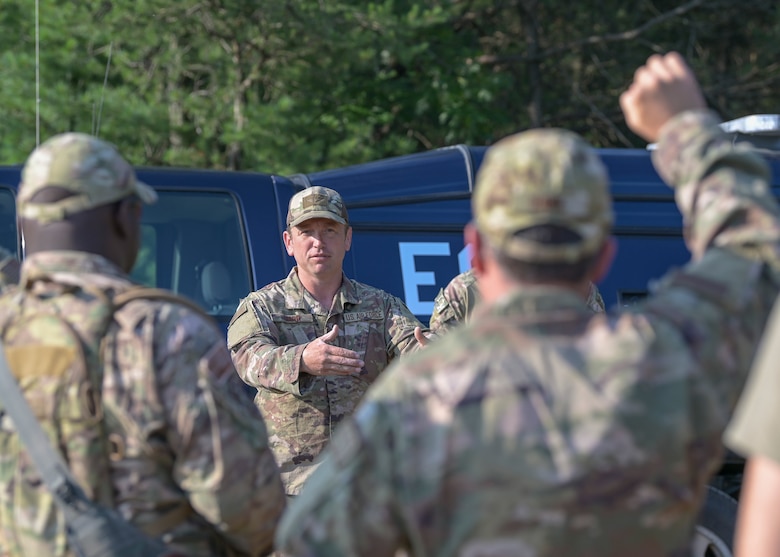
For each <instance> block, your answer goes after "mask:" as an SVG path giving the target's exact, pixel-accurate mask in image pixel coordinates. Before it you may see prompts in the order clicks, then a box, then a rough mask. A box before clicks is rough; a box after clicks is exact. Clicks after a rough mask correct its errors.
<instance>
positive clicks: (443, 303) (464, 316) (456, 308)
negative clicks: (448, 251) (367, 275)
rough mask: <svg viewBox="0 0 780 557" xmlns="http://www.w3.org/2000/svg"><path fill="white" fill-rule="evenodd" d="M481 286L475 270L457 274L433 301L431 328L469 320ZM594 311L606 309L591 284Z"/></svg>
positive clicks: (440, 330)
mask: <svg viewBox="0 0 780 557" xmlns="http://www.w3.org/2000/svg"><path fill="white" fill-rule="evenodd" d="M479 297H480V296H479V288H478V287H477V277H476V276H475V275H474V271H473V270H471V269H469V270H468V271H466V272H464V273H461V274H459V275H456V276H455V277H454V278H453V279H452V280H451V281H450V282H449V283H448V284H447V286H445V287H444V288H443V289H442V290H441V291H439V293H438V294H437V295H436V299H435V300H434V301H433V313H432V314H431V319H430V322H429V325H428V326H429V327H430V329H431V330H432V331H433V332H435V333H436V334H438V335H441V334H443V333H444V332H446V331H449V330H450V329H452V328H453V327H455V326H457V325H459V324H460V323H466V322H468V320H469V318H470V317H471V314H472V312H473V311H474V306H475V305H476V304H477V302H478V301H479ZM586 303H587V305H588V307H589V308H590V309H591V310H593V311H594V312H601V311H604V300H603V299H602V297H601V294H600V293H599V289H598V288H597V287H596V285H595V284H593V283H591V284H590V292H589V293H588V299H587V301H586Z"/></svg>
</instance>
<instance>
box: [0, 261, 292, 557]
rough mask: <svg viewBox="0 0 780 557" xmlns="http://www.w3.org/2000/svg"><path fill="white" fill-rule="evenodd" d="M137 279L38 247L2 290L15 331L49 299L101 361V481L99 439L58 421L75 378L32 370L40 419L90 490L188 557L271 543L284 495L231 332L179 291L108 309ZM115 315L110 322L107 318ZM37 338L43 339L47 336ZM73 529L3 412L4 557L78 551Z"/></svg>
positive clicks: (30, 383) (5, 324)
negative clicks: (69, 543) (235, 359)
mask: <svg viewBox="0 0 780 557" xmlns="http://www.w3.org/2000/svg"><path fill="white" fill-rule="evenodd" d="M132 286H135V285H134V284H133V283H132V282H131V281H130V280H129V278H128V277H127V276H126V275H125V274H124V273H122V272H121V271H120V270H119V269H118V268H117V267H116V266H115V265H113V264H112V263H110V262H109V261H108V260H106V259H104V258H102V257H100V256H97V255H93V254H87V253H83V252H75V251H56V252H54V251H52V252H41V253H37V254H34V255H31V256H29V257H28V258H27V259H26V260H25V261H24V263H23V264H22V277H21V281H20V286H19V287H18V288H12V289H10V290H8V291H7V292H6V293H5V294H4V295H3V296H2V297H1V298H0V330H2V332H3V337H5V336H6V334H8V333H10V332H12V331H14V330H15V327H16V325H15V323H17V322H18V320H19V319H21V318H22V317H23V316H24V315H27V314H29V313H30V311H31V310H30V307H38V309H37V312H38V313H39V314H40V312H41V311H42V310H41V309H40V308H41V306H40V303H41V302H36V303H37V304H38V305H37V306H35V305H31V304H32V302H33V298H35V300H45V301H44V302H42V303H46V304H51V305H52V306H56V311H57V312H58V313H60V314H61V315H62V316H63V317H64V318H65V320H66V321H67V322H68V323H69V324H70V326H71V327H73V329H75V331H76V333H77V335H78V337H79V338H80V339H82V341H83V342H84V349H85V350H86V351H87V352H88V353H89V354H91V355H93V356H95V357H94V358H92V360H91V361H102V369H99V370H98V371H97V375H96V377H97V380H98V381H101V380H102V384H100V385H99V387H100V388H101V390H102V396H101V398H100V400H101V402H102V409H103V412H102V414H103V416H104V419H103V420H101V422H102V425H98V424H94V425H93V427H92V428H91V429H102V428H104V431H105V436H106V437H107V441H108V443H105V444H104V445H103V446H104V447H105V448H106V453H107V454H105V455H104V458H103V459H102V461H103V462H105V463H106V465H105V467H104V468H103V470H102V474H103V475H102V477H100V475H101V473H99V472H98V471H96V470H95V469H84V467H83V466H82V467H78V466H77V464H78V463H83V462H84V461H85V460H88V458H86V459H85V455H83V454H81V453H82V452H84V451H87V450H90V449H92V450H94V447H95V443H94V442H90V441H87V440H85V439H83V438H82V439H79V438H73V433H72V432H70V431H69V430H64V428H63V427H61V422H57V416H61V415H66V414H63V412H68V408H62V406H63V405H62V404H61V403H58V402H57V401H58V400H62V392H61V391H60V390H58V389H62V385H61V383H62V381H58V380H57V378H56V377H55V378H53V379H51V380H47V381H43V382H42V381H36V379H35V377H21V378H19V382H20V385H21V386H22V387H23V388H24V389H25V395H26V397H27V398H28V401H29V402H30V405H31V407H32V408H33V410H34V411H35V412H36V414H37V415H38V416H49V417H50V419H49V420H46V419H43V418H39V419H41V422H42V425H43V426H44V428H45V429H46V430H47V431H49V434H50V435H56V436H57V437H58V439H56V443H57V445H58V446H59V447H60V450H61V451H62V452H63V456H64V457H65V460H66V462H69V465H70V466H71V471H72V472H73V473H74V476H75V477H76V479H77V480H78V481H79V483H80V484H81V485H82V487H84V489H85V491H87V493H88V495H89V496H91V497H93V498H95V499H96V500H98V501H99V502H102V503H104V504H111V505H113V506H114V507H115V508H116V509H117V510H118V511H119V512H120V513H121V514H122V515H123V516H125V518H127V519H129V520H130V521H131V522H133V523H134V524H136V525H137V526H139V527H140V528H141V529H142V530H144V531H146V532H147V533H149V534H150V535H153V536H159V537H161V538H162V539H163V541H165V542H166V543H168V544H170V546H171V547H172V548H175V549H178V550H180V551H181V552H183V553H184V554H186V555H188V556H204V557H205V556H213V555H259V554H261V553H263V552H269V551H270V550H271V544H272V541H273V533H274V530H275V527H276V524H277V522H278V519H279V517H280V516H281V513H282V511H283V510H284V505H285V498H284V492H283V489H282V485H281V481H280V479H279V474H278V470H277V468H276V465H275V463H274V460H273V454H272V453H271V451H270V449H269V447H268V438H267V434H266V430H265V426H264V424H263V421H262V418H261V416H260V415H259V413H258V412H257V409H256V408H254V406H253V405H252V403H251V401H250V400H249V399H248V398H247V397H246V394H245V393H243V392H242V390H243V386H242V385H241V382H240V381H238V379H237V378H236V376H235V372H234V369H233V366H232V362H231V360H230V355H229V353H228V351H227V348H226V347H225V343H224V337H223V336H222V334H221V332H220V331H219V329H218V328H217V327H216V326H215V325H214V324H213V323H212V322H211V321H210V320H208V319H207V318H206V316H204V315H201V314H200V313H198V312H196V311H195V310H193V309H191V308H189V307H187V306H185V305H183V304H181V303H176V302H174V301H171V300H161V299H143V298H142V299H136V300H133V301H130V302H128V303H127V304H125V305H123V306H122V307H121V308H119V309H118V310H117V311H116V312H114V313H113V314H112V313H111V312H110V310H109V312H105V311H104V312H103V314H102V315H99V311H98V310H99V308H105V307H109V308H110V305H109V306H106V305H105V303H104V302H105V300H106V299H111V298H113V296H114V295H116V294H117V293H121V292H123V291H126V290H128V289H129V288H130V287H132ZM95 293H97V296H95V295H94V294H95ZM101 293H102V295H101ZM106 297H107V298H106ZM99 298H102V300H101V299H99ZM106 314H107V316H108V317H107V318H106V319H104V321H105V323H106V324H107V325H108V330H107V331H106V329H105V327H97V328H96V327H94V326H93V324H94V322H95V321H96V320H99V319H101V318H103V315H106ZM112 315H113V319H112ZM98 331H99V332H98ZM24 334H25V335H27V336H28V337H29V338H30V341H31V343H32V345H33V346H34V345H35V338H34V335H35V331H34V330H31V331H27V330H25V333H24ZM103 335H104V338H103V339H102V340H103V341H104V342H105V345H104V348H103V349H102V351H101V349H100V348H96V346H99V345H100V341H101V336H103ZM41 344H44V341H41ZM99 354H102V356H103V358H102V360H98V359H97V358H99ZM87 361H90V360H87ZM91 367H98V368H100V367H101V366H95V365H93V366H91ZM90 373H93V371H92V369H90ZM52 421H53V422H55V423H52ZM69 423H70V422H69ZM55 432H56V433H55ZM100 461H101V459H99V458H98V459H96V460H95V462H100ZM74 463H75V464H74ZM74 465H76V468H74ZM103 487H107V488H108V490H107V491H106V490H103V489H102V488H103ZM63 526H64V524H63V519H62V516H61V515H60V513H59V512H58V511H57V508H56V506H55V505H54V502H53V500H52V498H51V496H50V494H49V493H48V491H47V489H46V488H45V486H44V485H42V484H41V483H40V480H38V479H37V472H36V470H35V468H34V467H32V464H31V463H30V461H29V460H28V458H27V456H26V455H25V451H24V449H23V448H22V446H21V445H20V440H19V438H18V436H17V435H16V433H15V430H14V428H13V425H12V423H11V420H10V419H9V418H8V416H6V415H3V414H2V413H0V554H7V555H11V556H17V555H19V556H21V555H51V556H55V555H56V556H60V555H70V554H71V553H70V552H69V551H68V550H67V547H66V543H65V537H64V531H63ZM1 546H5V547H1ZM3 551H5V552H6V553H3Z"/></svg>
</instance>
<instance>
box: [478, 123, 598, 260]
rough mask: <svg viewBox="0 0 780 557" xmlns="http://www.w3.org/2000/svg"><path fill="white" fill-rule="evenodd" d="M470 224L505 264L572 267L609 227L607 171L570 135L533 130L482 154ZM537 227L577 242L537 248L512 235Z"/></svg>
mask: <svg viewBox="0 0 780 557" xmlns="http://www.w3.org/2000/svg"><path fill="white" fill-rule="evenodd" d="M472 210H473V212H474V220H475V222H476V226H477V229H478V230H479V231H480V234H481V235H482V236H483V237H484V238H485V239H486V240H487V242H488V243H489V244H490V245H491V246H492V247H493V248H494V249H497V250H498V251H500V252H502V253H504V254H505V255H507V256H508V257H511V258H513V259H518V260H520V261H529V262H574V261H578V260H580V259H582V258H583V257H584V256H587V255H591V254H593V253H595V251H596V250H597V249H598V248H599V247H600V246H601V245H602V244H603V242H604V241H605V239H606V237H607V235H608V234H609V232H610V229H611V227H612V220H613V216H612V201H611V199H610V196H609V180H608V178H607V171H606V169H605V167H604V165H603V163H602V162H601V159H599V156H598V154H597V153H596V152H595V150H594V149H593V148H591V147H590V146H589V145H588V144H587V143H586V142H585V141H584V140H583V139H582V138H581V137H580V136H578V135H577V134H575V133H573V132H570V131H566V130H561V129H534V130H530V131H527V132H523V133H519V134H515V135H511V136H509V137H506V138H504V139H502V140H501V141H499V142H498V143H496V144H495V145H493V146H492V147H491V148H490V149H488V151H487V153H486V154H485V160H484V161H483V162H482V165H481V167H480V169H479V172H478V174H477V183H476V187H475V191H474V195H473V197H472ZM542 224H553V225H558V226H561V227H563V228H567V229H569V230H572V231H574V232H576V233H577V234H579V236H580V237H581V240H579V241H576V242H572V243H566V244H558V245H553V244H544V243H540V242H537V241H535V240H531V239H526V238H523V237H521V236H518V235H517V232H519V231H521V230H525V229H528V228H531V227H533V226H537V225H542Z"/></svg>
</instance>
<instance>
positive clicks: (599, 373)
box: [277, 113, 780, 557]
mask: <svg viewBox="0 0 780 557" xmlns="http://www.w3.org/2000/svg"><path fill="white" fill-rule="evenodd" d="M716 123H717V120H716V119H715V118H714V116H712V115H710V114H709V113H690V114H685V115H684V116H683V117H679V118H677V119H675V120H674V121H673V122H671V123H670V124H668V125H667V126H666V127H665V129H664V134H663V136H662V139H661V141H660V142H659V145H658V152H657V153H656V154H655V155H654V156H655V159H656V160H657V161H659V170H661V172H662V173H663V174H664V175H665V176H666V178H667V179H668V181H669V182H670V183H672V184H674V185H675V186H676V190H677V191H676V195H677V197H678V199H680V200H681V202H680V206H681V208H682V210H683V213H684V216H685V222H686V225H687V228H688V230H689V232H690V236H689V237H688V241H689V245H690V246H691V248H692V251H693V260H692V262H691V263H690V264H688V265H687V266H685V267H684V268H682V269H680V270H679V271H676V272H673V273H671V274H669V275H668V276H666V277H665V278H664V279H663V280H662V281H661V282H660V283H659V284H658V286H657V287H656V288H654V289H653V291H652V292H651V295H650V297H649V298H648V299H647V300H646V301H645V302H644V303H642V304H638V305H637V306H632V307H631V308H627V309H624V310H623V311H622V312H620V313H617V312H615V313H613V312H609V313H598V314H594V313H593V312H591V311H589V310H588V309H587V308H586V307H585V306H584V305H583V304H582V302H581V300H580V299H579V298H578V297H577V296H576V295H575V294H574V293H572V292H568V291H566V290H563V289H560V288H556V287H534V288H530V289H527V290H521V291H518V292H516V293H514V294H513V295H512V296H511V297H509V298H504V299H502V301H501V302H500V303H498V304H497V305H491V306H487V305H485V306H482V307H481V308H478V309H477V310H476V312H475V314H474V315H473V316H472V320H471V322H470V323H468V324H467V325H465V326H464V327H462V328H459V329H456V330H454V331H452V332H451V333H450V334H448V335H447V336H445V337H444V338H442V339H441V340H438V341H437V342H436V343H432V344H431V346H429V347H428V348H426V349H425V350H424V351H422V352H420V353H419V354H414V355H410V356H409V357H406V358H404V359H403V360H401V362H400V363H399V364H398V365H397V366H393V367H392V368H391V369H390V370H388V371H387V372H386V373H385V374H384V375H383V377H382V378H380V380H379V381H378V382H377V383H376V384H375V385H374V387H373V388H372V389H371V391H370V392H369V393H368V394H367V395H366V398H365V399H364V400H363V402H362V403H361V405H360V406H359V408H358V409H357V411H356V412H355V414H353V417H352V418H350V419H348V420H345V421H344V422H343V423H342V425H341V426H340V428H339V430H338V431H337V433H336V436H335V438H334V439H333V441H332V443H331V445H330V447H329V448H328V450H326V452H325V453H324V454H323V456H322V459H323V460H322V464H320V466H319V467H318V469H317V471H316V472H315V473H314V474H313V475H312V477H311V478H310V479H309V482H308V483H307V485H306V487H305V488H304V490H303V493H302V494H301V495H300V497H299V498H298V499H296V500H295V501H294V502H293V503H292V505H291V506H290V509H289V510H288V512H287V513H286V514H285V517H284V518H283V519H282V523H281V525H280V527H279V530H278V532H277V545H278V547H279V548H281V549H282V550H284V551H287V552H289V553H290V554H292V555H319V556H337V555H338V556H339V557H351V556H355V555H364V556H369V555H370V556H371V557H389V556H392V555H394V554H395V551H396V549H397V548H399V547H405V548H407V550H408V554H410V555H414V556H419V555H427V556H433V557H436V556H445V555H448V556H449V555H468V556H483V555H502V556H503V555H523V556H525V557H535V556H539V557H541V556H550V555H568V556H586V555H587V556H593V555H599V556H600V557H625V556H626V555H631V556H632V557H659V556H675V557H683V556H685V557H687V556H689V555H690V548H689V547H688V545H689V543H690V539H691V536H692V532H693V527H694V523H695V519H696V516H697V513H698V509H699V507H700V504H701V503H702V501H703V498H704V494H705V490H706V484H707V481H708V479H709V477H710V475H711V474H712V473H713V472H714V471H715V470H716V469H717V468H718V466H719V463H720V460H721V455H722V450H723V448H722V445H721V442H720V437H721V434H722V432H723V429H724V427H725V425H726V423H727V421H728V419H729V416H730V413H731V410H732V408H733V404H734V401H735V399H736V397H737V396H738V395H739V392H740V388H741V385H742V383H743V380H744V378H745V375H746V373H747V370H748V369H749V367H750V363H751V359H752V357H753V354H754V351H755V348H756V344H757V342H758V340H759V338H760V336H761V333H762V330H763V327H764V324H765V321H766V319H767V313H768V312H769V310H770V308H771V306H772V302H773V300H774V299H775V297H776V295H777V293H778V284H779V283H780V222H778V215H779V212H778V206H777V204H776V202H775V200H774V199H773V197H772V194H771V192H770V191H769V188H768V187H767V178H768V173H767V166H766V164H765V163H764V162H763V161H762V160H761V159H760V158H758V157H756V156H755V155H753V154H748V153H745V152H743V151H740V150H739V149H737V148H735V147H734V146H733V145H732V144H731V142H730V140H729V139H727V138H725V137H724V136H723V135H722V134H721V132H720V130H719V128H718V127H717V125H716ZM694 199H695V200H696V203H695V205H694V204H693V203H692V201H693V200H694Z"/></svg>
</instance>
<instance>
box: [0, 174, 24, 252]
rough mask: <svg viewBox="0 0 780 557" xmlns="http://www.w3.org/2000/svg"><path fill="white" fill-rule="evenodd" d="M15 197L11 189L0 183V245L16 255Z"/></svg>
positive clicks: (17, 242)
mask: <svg viewBox="0 0 780 557" xmlns="http://www.w3.org/2000/svg"><path fill="white" fill-rule="evenodd" d="M17 238H18V236H17V233H16V199H15V197H14V194H13V190H11V188H9V187H7V186H3V185H0V246H2V247H4V248H5V249H7V250H8V251H10V252H11V253H13V254H14V255H16V256H17V257H18V249H17V248H18V244H19V241H18V240H17Z"/></svg>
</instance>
